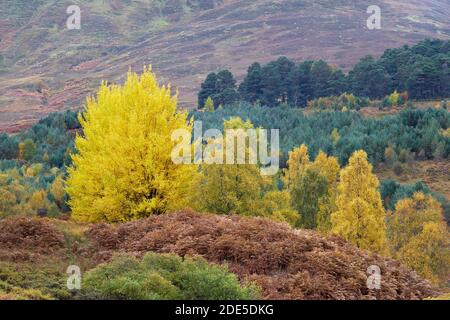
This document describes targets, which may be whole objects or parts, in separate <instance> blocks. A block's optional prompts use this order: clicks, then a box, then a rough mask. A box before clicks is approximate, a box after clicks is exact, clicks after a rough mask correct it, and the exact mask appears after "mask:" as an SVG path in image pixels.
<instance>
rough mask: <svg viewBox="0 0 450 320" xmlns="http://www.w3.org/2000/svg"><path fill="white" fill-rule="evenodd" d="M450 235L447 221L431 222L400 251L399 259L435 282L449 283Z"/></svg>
mask: <svg viewBox="0 0 450 320" xmlns="http://www.w3.org/2000/svg"><path fill="white" fill-rule="evenodd" d="M449 239H450V237H449V234H448V231H447V226H446V225H445V223H438V222H429V223H426V224H425V225H424V226H423V230H422V232H421V233H420V234H419V235H417V236H415V237H413V238H412V239H411V240H410V241H409V242H408V243H407V244H406V245H405V246H404V247H402V248H401V249H400V251H399V252H398V259H399V260H400V261H402V262H403V263H405V264H406V265H408V266H410V267H411V268H413V269H414V270H416V271H417V272H418V273H419V274H420V275H422V276H423V277H425V278H427V279H429V280H430V281H432V282H433V283H435V284H439V283H441V284H442V285H444V286H445V285H446V284H447V277H448V275H449V273H450V250H449V246H450V241H449Z"/></svg>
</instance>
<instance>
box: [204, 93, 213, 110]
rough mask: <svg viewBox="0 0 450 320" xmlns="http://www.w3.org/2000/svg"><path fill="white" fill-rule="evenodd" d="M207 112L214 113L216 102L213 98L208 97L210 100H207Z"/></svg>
mask: <svg viewBox="0 0 450 320" xmlns="http://www.w3.org/2000/svg"><path fill="white" fill-rule="evenodd" d="M205 110H206V111H210V112H212V111H214V101H213V99H212V98H211V97H208V99H206V102H205Z"/></svg>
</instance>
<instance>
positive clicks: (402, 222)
mask: <svg viewBox="0 0 450 320" xmlns="http://www.w3.org/2000/svg"><path fill="white" fill-rule="evenodd" d="M443 219H444V218H443V213H442V207H441V205H440V204H439V202H437V201H436V200H435V199H434V198H433V197H431V196H428V195H425V194H424V193H422V192H416V193H414V194H413V196H412V197H411V198H406V199H401V200H399V201H398V202H397V204H396V205H395V211H394V212H392V213H391V214H390V215H389V216H388V238H389V245H390V248H391V251H392V253H393V254H394V255H395V253H396V252H398V250H400V248H401V247H403V246H404V245H405V244H407V243H408V242H409V241H410V239H411V238H413V237H415V236H417V235H419V234H420V233H421V232H422V229H423V226H424V224H426V223H429V222H441V221H443Z"/></svg>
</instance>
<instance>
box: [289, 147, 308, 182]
mask: <svg viewBox="0 0 450 320" xmlns="http://www.w3.org/2000/svg"><path fill="white" fill-rule="evenodd" d="M309 164H310V162H309V155H308V147H307V146H306V145H304V144H302V145H301V146H300V147H298V148H296V149H294V150H292V151H289V159H288V161H287V169H285V170H284V184H285V186H286V188H288V189H291V188H292V186H293V185H295V184H296V183H297V182H298V180H299V179H300V176H301V174H302V173H303V172H304V171H305V170H306V168H307V166H308V165H309Z"/></svg>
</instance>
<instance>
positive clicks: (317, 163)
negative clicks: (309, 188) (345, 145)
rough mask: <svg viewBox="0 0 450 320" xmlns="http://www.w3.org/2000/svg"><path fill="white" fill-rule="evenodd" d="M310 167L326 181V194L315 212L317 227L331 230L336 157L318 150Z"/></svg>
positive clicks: (321, 229) (337, 178)
mask: <svg viewBox="0 0 450 320" xmlns="http://www.w3.org/2000/svg"><path fill="white" fill-rule="evenodd" d="M311 167H312V168H314V169H316V170H318V171H319V172H320V173H321V174H322V175H324V176H325V177H326V178H327V181H328V186H327V188H328V191H327V196H326V197H322V198H321V199H320V201H319V211H318V213H317V229H318V230H320V231H325V232H327V231H329V230H331V213H332V212H333V211H335V210H336V194H337V184H338V181H339V171H340V166H339V161H338V160H337V158H336V157H332V156H330V157H329V156H327V154H326V153H325V152H323V151H320V152H319V154H318V155H317V157H316V159H315V160H314V162H313V163H312V165H311Z"/></svg>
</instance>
